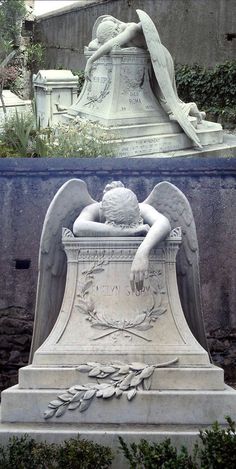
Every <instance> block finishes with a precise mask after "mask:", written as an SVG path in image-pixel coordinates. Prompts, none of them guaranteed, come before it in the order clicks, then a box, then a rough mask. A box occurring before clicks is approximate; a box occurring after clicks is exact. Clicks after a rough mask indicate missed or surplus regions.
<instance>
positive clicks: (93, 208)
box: [73, 202, 149, 236]
mask: <svg viewBox="0 0 236 469" xmlns="http://www.w3.org/2000/svg"><path fill="white" fill-rule="evenodd" d="M99 207H100V205H99V203H98V202H96V203H94V204H91V205H88V206H87V207H85V208H84V209H83V210H82V212H81V213H80V215H79V216H78V218H76V220H75V222H74V225H73V233H74V235H75V236H142V235H145V234H146V233H147V231H148V229H149V228H148V227H147V225H141V226H140V227H138V228H122V227H120V226H119V225H111V224H105V223H101V222H100V210H99Z"/></svg>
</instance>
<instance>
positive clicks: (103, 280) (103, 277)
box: [33, 230, 210, 366]
mask: <svg viewBox="0 0 236 469" xmlns="http://www.w3.org/2000/svg"><path fill="white" fill-rule="evenodd" d="M64 233H65V234H64V237H63V244H64V248H65V252H66V255H67V266H68V270H67V282H66V289H65V294H64V301H63V304H62V307H61V312H60V315H59V318H58V321H57V323H56V325H55V327H54V329H53V331H52V333H51V334H50V336H49V337H48V339H47V340H46V341H45V342H44V344H43V345H42V346H41V347H40V348H39V349H38V351H37V352H36V353H35V355H34V359H33V365H35V366H45V365H46V366H47V365H49V366H62V365H66V366H71V365H78V364H80V363H85V362H86V361H88V360H89V361H98V359H100V360H102V361H103V362H104V361H105V362H111V361H112V360H113V361H114V360H120V361H124V360H125V361H126V362H127V359H128V360H129V361H130V362H132V361H144V362H147V363H150V364H151V363H157V362H165V361H168V360H173V359H176V358H177V359H178V365H179V366H192V365H193V366H201V365H203V366H209V365H210V362H209V357H208V354H207V352H206V351H205V350H204V349H203V348H202V347H201V346H200V345H199V344H198V342H197V341H196V339H195V338H194V337H193V335H192V334H191V332H190V330H189V328H188V325H187V323H186V320H185V318H184V314H183V311H182V308H181V304H180V299H179V294H178V289H177V282H176V272H175V257H176V254H177V251H178V248H179V245H180V243H181V235H180V231H178V230H173V232H172V235H171V238H169V240H168V241H166V242H165V243H162V244H161V245H160V246H159V247H157V248H156V249H155V250H153V252H152V254H151V257H150V272H149V277H148V279H147V280H146V281H145V285H144V289H143V291H141V292H138V291H136V292H132V290H131V287H130V281H129V275H130V269H131V264H132V261H133V259H134V256H135V253H136V251H137V248H138V246H139V245H140V243H141V242H142V239H143V238H121V237H119V238H116V237H113V238H75V237H73V235H72V234H71V232H70V231H68V230H67V231H65V232H64Z"/></svg>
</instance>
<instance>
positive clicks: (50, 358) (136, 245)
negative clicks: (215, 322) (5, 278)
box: [0, 179, 236, 467]
mask: <svg viewBox="0 0 236 469" xmlns="http://www.w3.org/2000/svg"><path fill="white" fill-rule="evenodd" d="M178 251H179V253H178V257H177V263H176V255H177V252H178ZM176 268H177V276H178V281H179V290H180V293H181V300H180V296H179V291H178V286H177V276H176ZM31 359H32V364H31V365H29V366H26V367H24V368H22V369H20V371H19V384H18V385H17V386H13V387H12V388H9V389H7V390H5V391H3V393H2V424H1V427H0V429H1V433H3V432H4V431H5V434H7V435H8V436H9V435H11V434H18V435H19V434H22V433H27V432H28V433H30V434H31V435H33V436H35V437H38V438H42V435H43V438H46V439H48V440H52V439H53V441H58V440H62V439H65V438H68V437H72V436H74V435H75V434H77V433H80V435H81V436H82V437H85V438H92V439H93V440H96V441H99V442H103V443H104V442H106V444H111V445H114V446H115V445H117V443H118V441H117V438H116V437H117V435H122V436H125V438H126V439H132V438H136V439H138V438H141V437H144V438H147V439H152V440H153V439H154V440H158V439H159V438H163V437H164V436H166V435H168V436H171V437H173V438H174V442H175V443H178V441H179V444H181V443H180V442H181V439H183V437H184V438H185V442H186V441H188V440H192V439H193V438H195V437H196V436H197V434H198V429H199V427H203V426H204V425H209V424H211V423H213V422H214V421H215V420H218V421H219V422H220V423H222V424H223V423H224V419H225V415H230V416H231V417H232V418H236V410H235V409H236V405H235V404H236V391H234V390H233V389H231V388H229V387H227V386H225V385H224V380H223V370H221V369H220V368H218V367H215V366H214V365H212V364H211V362H210V359H209V355H208V352H207V344H206V339H205V332H204V325H203V317H202V307H201V295H200V280H199V270H198V243H197V236H196V228H195V224H194V219H193V214H192V210H191V207H190V205H189V203H188V201H187V199H186V198H185V196H184V195H183V193H182V192H181V191H179V189H177V188H176V187H175V186H173V185H172V184H170V183H168V182H162V183H160V184H158V185H157V186H156V187H155V188H154V189H153V191H152V192H151V194H150V195H149V196H148V198H147V199H146V200H145V201H144V202H142V203H138V201H137V198H136V196H135V194H134V193H133V192H132V191H131V190H129V189H127V188H124V186H123V184H122V183H121V182H119V181H118V182H117V181H115V182H112V183H110V184H108V185H107V186H106V187H105V190H104V195H103V198H102V201H101V202H96V201H94V200H93V199H92V198H91V197H90V195H89V193H88V190H87V186H86V184H85V183H84V182H83V181H81V180H76V179H74V180H70V181H68V182H67V183H65V184H64V185H63V186H62V187H61V189H60V190H59V191H58V193H57V194H56V196H55V197H54V199H53V201H52V203H51V205H50V207H49V209H48V212H47V214H46V218H45V222H44V226H43V232H42V237H41V244H40V257H39V280H38V290H37V304H36V314H35V327H34V335H33V341H32V353H31ZM68 424H70V425H69V426H68ZM117 467H118V462H117ZM120 467H122V465H121V466H120Z"/></svg>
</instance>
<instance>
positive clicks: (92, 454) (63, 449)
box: [0, 435, 113, 469]
mask: <svg viewBox="0 0 236 469" xmlns="http://www.w3.org/2000/svg"><path fill="white" fill-rule="evenodd" d="M112 460H113V454H112V451H111V449H110V448H107V447H106V446H102V445H98V444H95V443H92V442H89V441H86V440H80V438H79V437H77V438H76V439H71V440H69V441H66V442H64V443H62V444H58V445H56V444H48V443H46V442H44V443H37V442H36V441H35V440H34V439H32V438H29V437H28V436H26V435H25V436H23V437H21V438H15V437H13V438H11V439H10V440H9V443H8V445H7V446H6V448H4V447H2V446H1V447H0V469H16V468H17V469H107V468H109V467H110V466H111V463H112Z"/></svg>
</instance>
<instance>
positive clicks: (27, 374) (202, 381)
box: [19, 365, 224, 390]
mask: <svg viewBox="0 0 236 469" xmlns="http://www.w3.org/2000/svg"><path fill="white" fill-rule="evenodd" d="M90 381H91V378H89V377H88V375H87V373H80V372H78V370H77V369H76V367H63V368H62V367H35V366H32V365H30V366H26V367H24V368H21V369H20V371H19V387H20V388H21V389H27V388H29V389H51V388H58V389H66V388H67V387H68V386H75V385H76V384H86V383H88V382H90ZM100 382H102V380H100ZM173 387H174V389H179V390H180V389H186V390H193V389H202V390H203V389H208V390H222V389H224V372H223V370H222V369H221V368H218V367H216V366H210V367H207V366H206V367H205V368H203V367H202V368H199V367H191V368H190V367H185V368H174V367H168V368H159V369H158V368H157V369H156V370H155V371H154V373H153V377H152V385H151V389H153V390H154V389H156V390H168V389H173Z"/></svg>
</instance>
